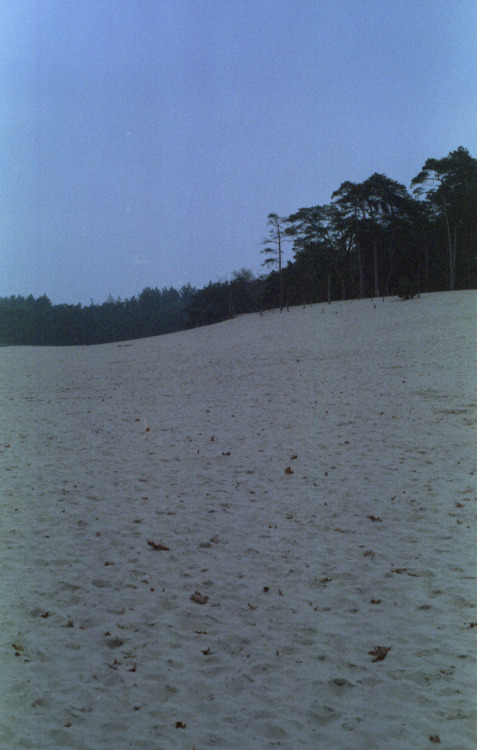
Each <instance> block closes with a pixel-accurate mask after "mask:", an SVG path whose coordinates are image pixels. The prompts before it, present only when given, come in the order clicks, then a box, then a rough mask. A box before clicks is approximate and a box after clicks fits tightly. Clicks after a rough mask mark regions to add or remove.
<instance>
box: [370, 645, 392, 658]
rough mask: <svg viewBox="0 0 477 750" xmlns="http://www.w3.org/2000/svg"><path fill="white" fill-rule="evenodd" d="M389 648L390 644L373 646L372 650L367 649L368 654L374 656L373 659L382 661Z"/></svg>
mask: <svg viewBox="0 0 477 750" xmlns="http://www.w3.org/2000/svg"><path fill="white" fill-rule="evenodd" d="M390 650H391V646H375V648H374V649H373V650H372V651H368V654H370V655H371V656H374V659H373V661H383V659H385V658H386V656H387V653H388V651H390Z"/></svg>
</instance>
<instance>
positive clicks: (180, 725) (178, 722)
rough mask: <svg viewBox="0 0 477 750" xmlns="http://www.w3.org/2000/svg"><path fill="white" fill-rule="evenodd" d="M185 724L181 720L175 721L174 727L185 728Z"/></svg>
mask: <svg viewBox="0 0 477 750" xmlns="http://www.w3.org/2000/svg"><path fill="white" fill-rule="evenodd" d="M186 726H187V724H183V723H182V721H176V729H185V728H186Z"/></svg>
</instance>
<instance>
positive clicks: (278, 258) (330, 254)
mask: <svg viewBox="0 0 477 750" xmlns="http://www.w3.org/2000/svg"><path fill="white" fill-rule="evenodd" d="M411 189H412V192H409V191H408V190H407V188H406V187H405V186H404V185H402V184H400V183H399V182H396V181H395V180H393V179H391V178H390V177H388V176H387V175H385V174H381V173H377V172H376V173H374V174H372V175H371V176H370V177H368V179H366V180H364V182H361V183H355V182H351V181H345V182H343V183H342V184H341V185H340V186H339V187H338V188H337V189H336V190H335V191H334V192H333V194H332V196H331V200H330V202H329V203H328V204H325V205H315V206H310V207H304V208H300V209H298V210H297V211H295V212H294V213H292V214H290V216H288V217H280V216H278V214H276V213H270V214H269V215H268V217H267V226H268V235H267V237H266V239H265V240H264V241H263V242H262V245H263V246H264V249H263V250H262V252H264V253H265V254H266V256H267V258H266V260H265V263H264V265H265V267H266V269H267V273H266V274H265V275H263V276H260V277H259V278H256V277H255V276H254V275H253V273H252V272H251V271H249V270H247V269H244V268H242V269H240V270H239V271H235V272H234V273H233V274H232V276H231V279H230V280H222V281H218V282H214V283H213V282H209V284H208V285H206V286H205V287H204V288H202V289H195V288H194V287H192V286H191V285H190V284H186V285H185V286H183V287H182V288H181V289H180V290H176V289H174V288H173V287H164V288H162V289H159V288H158V287H157V286H156V287H149V286H148V287H146V288H145V289H143V290H142V292H141V293H140V294H139V295H138V296H137V297H132V298H131V299H126V300H121V299H119V298H118V299H114V298H113V297H109V298H108V300H107V301H106V302H104V303H102V304H100V305H97V304H94V303H93V302H92V303H91V304H90V305H89V306H84V307H83V306H82V305H80V304H78V305H67V304H60V305H53V304H52V303H51V301H50V300H49V299H48V297H47V296H46V295H43V296H41V297H39V298H38V299H34V298H33V296H32V295H30V296H28V297H26V298H25V297H19V296H11V297H5V298H0V344H2V345H8V344H38V345H40V344H53V345H65V344H98V343H106V342H114V341H123V340H127V339H134V338H141V337H146V336H157V335H160V334H163V333H170V332H173V331H178V330H181V329H184V328H190V327H194V326H201V325H207V324H210V323H217V322H219V321H221V320H226V319H227V318H231V317H234V316H235V315H239V314H242V313H248V312H254V311H257V310H259V309H267V308H272V307H280V309H282V307H283V305H284V302H285V301H286V302H287V304H289V305H298V304H303V303H305V304H306V303H312V302H322V301H327V300H328V301H330V300H331V299H349V298H354V297H376V296H380V295H393V294H398V295H400V296H402V297H405V298H407V297H409V296H412V295H413V294H415V293H416V292H417V291H419V290H420V291H423V292H431V291H441V290H445V289H449V290H454V289H470V288H476V287H477V159H474V158H473V157H472V156H471V155H470V153H469V151H468V150H467V149H465V148H463V147H462V146H461V147H459V148H458V149H456V150H455V151H451V152H450V153H449V154H448V155H447V156H445V157H443V158H441V159H436V158H431V159H428V160H427V161H426V162H425V163H424V165H423V167H422V169H421V171H420V172H419V173H418V174H417V175H416V177H414V179H413V180H412V183H411ZM287 241H289V242H291V243H292V255H293V259H288V260H287V262H286V264H284V262H283V259H284V255H283V243H284V242H287Z"/></svg>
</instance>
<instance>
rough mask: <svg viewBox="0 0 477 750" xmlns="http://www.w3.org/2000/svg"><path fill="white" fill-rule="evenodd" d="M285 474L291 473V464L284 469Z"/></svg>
mask: <svg viewBox="0 0 477 750" xmlns="http://www.w3.org/2000/svg"><path fill="white" fill-rule="evenodd" d="M285 474H293V469H292V467H291V466H287V468H286V469H285Z"/></svg>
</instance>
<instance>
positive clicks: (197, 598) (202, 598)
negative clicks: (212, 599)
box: [190, 591, 209, 604]
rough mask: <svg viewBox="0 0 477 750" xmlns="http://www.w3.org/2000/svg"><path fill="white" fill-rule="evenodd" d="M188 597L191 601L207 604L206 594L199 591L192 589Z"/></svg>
mask: <svg viewBox="0 0 477 750" xmlns="http://www.w3.org/2000/svg"><path fill="white" fill-rule="evenodd" d="M190 598H191V599H192V601H193V602H196V604H207V602H208V601H209V597H208V596H207V594H201V593H200V591H194V593H193V594H192V595H191V597H190Z"/></svg>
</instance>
